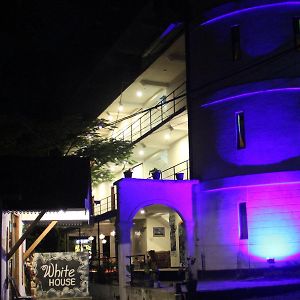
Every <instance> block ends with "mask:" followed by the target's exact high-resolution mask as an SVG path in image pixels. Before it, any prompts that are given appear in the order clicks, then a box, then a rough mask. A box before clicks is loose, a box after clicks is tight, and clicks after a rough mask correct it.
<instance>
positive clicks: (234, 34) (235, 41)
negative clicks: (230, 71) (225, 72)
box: [231, 25, 241, 61]
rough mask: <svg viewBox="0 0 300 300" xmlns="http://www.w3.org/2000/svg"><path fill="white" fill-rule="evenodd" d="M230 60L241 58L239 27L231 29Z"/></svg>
mask: <svg viewBox="0 0 300 300" xmlns="http://www.w3.org/2000/svg"><path fill="white" fill-rule="evenodd" d="M231 43H232V59H233V61H237V60H239V59H240V58H241V43H240V25H234V26H232V27H231Z"/></svg>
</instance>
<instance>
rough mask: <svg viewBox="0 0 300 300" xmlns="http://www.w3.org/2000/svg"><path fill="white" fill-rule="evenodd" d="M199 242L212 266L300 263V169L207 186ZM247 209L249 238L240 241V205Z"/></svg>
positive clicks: (207, 265)
mask: <svg viewBox="0 0 300 300" xmlns="http://www.w3.org/2000/svg"><path fill="white" fill-rule="evenodd" d="M200 197H201V201H200V202H199V203H198V205H199V206H198V215H199V216H201V218H199V220H198V231H199V232H200V234H199V244H200V249H201V250H200V251H201V254H202V255H204V257H205V268H206V270H224V269H242V268H244V269H248V268H251V269H252V268H268V267H269V264H268V263H267V258H274V259H275V265H276V266H277V267H289V266H295V265H299V263H300V239H299V236H300V235H299V231H300V173H299V172H281V173H266V174H261V175H259V176H258V175H248V176H239V177H232V178H227V179H223V180H215V181H211V182H206V183H204V184H203V192H202V194H201V196H200ZM242 202H245V203H246V207H247V221H248V222H247V223H248V238H247V239H240V234H239V233H240V225H239V203H242Z"/></svg>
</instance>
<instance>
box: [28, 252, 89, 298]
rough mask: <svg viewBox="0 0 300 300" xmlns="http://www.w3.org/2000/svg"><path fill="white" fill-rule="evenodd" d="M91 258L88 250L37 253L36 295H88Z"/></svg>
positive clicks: (34, 262) (34, 260)
mask: <svg viewBox="0 0 300 300" xmlns="http://www.w3.org/2000/svg"><path fill="white" fill-rule="evenodd" d="M88 263H89V258H88V253H86V252H76V253H75V252H54V253H36V254H34V258H33V267H34V270H35V277H36V278H35V283H36V286H37V291H36V296H37V297H38V298H39V297H41V298H44V297H45V298H51V297H58V298H59V297H63V298H66V297H84V296H88V294H89V293H88V274H89V266H88Z"/></svg>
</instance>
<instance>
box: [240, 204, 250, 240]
mask: <svg viewBox="0 0 300 300" xmlns="http://www.w3.org/2000/svg"><path fill="white" fill-rule="evenodd" d="M239 231H240V239H241V240H246V239H248V222H247V207H246V202H242V203H240V204H239Z"/></svg>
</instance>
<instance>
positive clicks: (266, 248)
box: [249, 190, 300, 261]
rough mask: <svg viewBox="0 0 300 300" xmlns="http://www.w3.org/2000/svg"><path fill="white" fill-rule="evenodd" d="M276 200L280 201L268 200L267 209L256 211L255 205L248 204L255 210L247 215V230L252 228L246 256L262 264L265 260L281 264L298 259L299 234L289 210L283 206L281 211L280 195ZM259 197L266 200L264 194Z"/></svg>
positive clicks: (282, 204) (291, 209)
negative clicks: (293, 258) (248, 227)
mask: <svg viewBox="0 0 300 300" xmlns="http://www.w3.org/2000/svg"><path fill="white" fill-rule="evenodd" d="M291 194H292V190H291ZM278 196H280V197H281V200H280V201H278V202H277V203H274V201H272V199H270V201H269V203H268V204H267V205H268V206H266V207H260V208H258V207H257V205H258V203H255V202H256V201H253V200H252V201H253V202H252V205H253V206H254V207H255V209H254V208H253V209H252V212H251V213H249V226H251V227H252V228H251V230H250V232H251V233H250V235H249V252H250V253H251V255H252V256H255V257H257V258H260V259H262V260H265V259H266V258H268V257H272V258H275V260H276V261H279V260H284V259H287V258H290V257H292V256H294V255H296V254H298V255H299V252H300V245H299V243H298V236H299V231H298V230H297V222H295V218H293V208H292V207H291V205H286V209H285V210H284V209H283V206H284V202H285V198H284V197H283V195H280V193H278ZM261 197H262V198H263V197H266V195H265V193H262V195H261ZM258 199H259V197H258V198H257V200H258ZM255 200H256V199H255ZM275 204H277V205H275Z"/></svg>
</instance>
